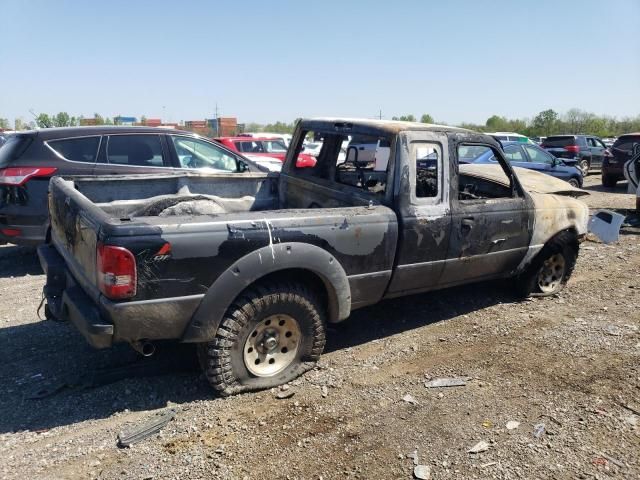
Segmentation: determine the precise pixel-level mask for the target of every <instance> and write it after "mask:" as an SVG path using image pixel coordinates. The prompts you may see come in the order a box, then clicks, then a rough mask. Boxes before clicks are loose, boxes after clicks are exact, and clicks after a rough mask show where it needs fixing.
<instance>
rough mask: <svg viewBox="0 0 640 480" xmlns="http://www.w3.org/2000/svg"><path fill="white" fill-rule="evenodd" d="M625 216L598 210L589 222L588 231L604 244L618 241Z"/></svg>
mask: <svg viewBox="0 0 640 480" xmlns="http://www.w3.org/2000/svg"><path fill="white" fill-rule="evenodd" d="M624 219H625V216H624V215H620V214H619V213H616V212H614V211H612V210H598V211H597V212H596V213H594V214H593V216H592V217H591V219H590V220H589V231H590V232H591V233H594V234H595V235H596V236H597V237H598V238H599V239H600V240H602V241H603V242H604V243H613V242H617V241H618V237H619V236H620V227H621V226H622V222H624Z"/></svg>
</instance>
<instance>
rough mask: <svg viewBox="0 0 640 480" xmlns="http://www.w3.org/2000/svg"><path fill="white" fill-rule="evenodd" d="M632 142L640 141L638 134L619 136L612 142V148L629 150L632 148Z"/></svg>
mask: <svg viewBox="0 0 640 480" xmlns="http://www.w3.org/2000/svg"><path fill="white" fill-rule="evenodd" d="M634 143H640V135H639V136H630V137H620V138H619V139H618V140H616V141H615V143H614V144H613V148H615V149H616V150H621V151H623V152H630V151H631V149H632V148H633V144H634Z"/></svg>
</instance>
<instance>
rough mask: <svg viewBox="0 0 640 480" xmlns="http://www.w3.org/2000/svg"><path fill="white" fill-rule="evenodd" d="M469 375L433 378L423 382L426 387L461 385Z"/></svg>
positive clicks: (464, 383) (465, 382) (463, 384)
mask: <svg viewBox="0 0 640 480" xmlns="http://www.w3.org/2000/svg"><path fill="white" fill-rule="evenodd" d="M467 380H469V377H454V378H434V379H433V380H429V381H428V382H425V384H424V386H425V387H426V388H440V387H463V386H465V385H466V384H467Z"/></svg>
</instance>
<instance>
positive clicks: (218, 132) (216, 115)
mask: <svg viewBox="0 0 640 480" xmlns="http://www.w3.org/2000/svg"><path fill="white" fill-rule="evenodd" d="M214 118H215V120H216V137H219V136H220V122H219V121H218V102H216V113H215V117H214Z"/></svg>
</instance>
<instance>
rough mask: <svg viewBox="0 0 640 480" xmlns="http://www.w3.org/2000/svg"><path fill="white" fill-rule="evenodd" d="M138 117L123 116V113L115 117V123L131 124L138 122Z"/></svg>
mask: <svg viewBox="0 0 640 480" xmlns="http://www.w3.org/2000/svg"><path fill="white" fill-rule="evenodd" d="M137 121H138V119H137V118H136V117H123V116H122V115H118V116H117V117H113V123H114V124H115V125H128V126H131V125H133V124H134V123H136V122H137Z"/></svg>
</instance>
